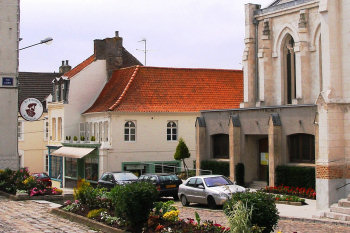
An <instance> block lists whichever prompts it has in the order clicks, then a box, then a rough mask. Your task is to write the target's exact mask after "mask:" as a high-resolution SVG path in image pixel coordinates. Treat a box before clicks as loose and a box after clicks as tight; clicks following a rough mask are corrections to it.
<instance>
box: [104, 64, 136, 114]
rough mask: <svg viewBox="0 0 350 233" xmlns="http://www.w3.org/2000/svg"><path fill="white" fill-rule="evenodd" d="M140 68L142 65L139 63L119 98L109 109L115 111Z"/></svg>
mask: <svg viewBox="0 0 350 233" xmlns="http://www.w3.org/2000/svg"><path fill="white" fill-rule="evenodd" d="M139 68H140V65H137V66H136V68H135V70H134V72H133V73H132V75H131V77H130V80H129V82H128V84H126V86H125V88H124V90H123V92H122V94H121V95H120V96H119V98H118V100H117V101H116V102H115V103H114V104H113V105H112V106H111V107H109V108H108V110H109V111H113V110H114V109H115V108H116V107H117V106H118V105H119V104H120V102H121V101H122V99H123V97H124V96H125V93H126V92H127V91H128V89H129V87H130V85H131V83H132V81H133V80H134V78H135V77H136V74H137V71H138V70H139Z"/></svg>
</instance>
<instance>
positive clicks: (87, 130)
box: [85, 122, 90, 141]
mask: <svg viewBox="0 0 350 233" xmlns="http://www.w3.org/2000/svg"><path fill="white" fill-rule="evenodd" d="M85 138H86V140H87V141H89V140H90V128H89V123H88V122H85Z"/></svg>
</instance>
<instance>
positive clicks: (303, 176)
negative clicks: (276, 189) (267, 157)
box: [276, 166, 316, 189]
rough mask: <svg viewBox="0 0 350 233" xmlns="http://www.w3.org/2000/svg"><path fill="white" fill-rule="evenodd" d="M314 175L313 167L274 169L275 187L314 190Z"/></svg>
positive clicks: (280, 167) (282, 167) (281, 167)
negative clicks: (282, 186) (283, 186)
mask: <svg viewBox="0 0 350 233" xmlns="http://www.w3.org/2000/svg"><path fill="white" fill-rule="evenodd" d="M315 184H316V175H315V168H314V167H295V166H294V167H293V166H277V167H276V186H279V185H285V186H291V187H300V188H312V189H315Z"/></svg>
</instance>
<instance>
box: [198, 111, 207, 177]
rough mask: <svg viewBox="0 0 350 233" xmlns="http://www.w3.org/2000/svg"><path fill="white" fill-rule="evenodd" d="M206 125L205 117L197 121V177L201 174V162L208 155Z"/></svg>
mask: <svg viewBox="0 0 350 233" xmlns="http://www.w3.org/2000/svg"><path fill="white" fill-rule="evenodd" d="M205 145H206V125H205V120H204V118H203V117H197V120H196V175H197V176H199V175H200V174H201V172H200V169H201V161H202V159H203V158H205V153H206V146H205Z"/></svg>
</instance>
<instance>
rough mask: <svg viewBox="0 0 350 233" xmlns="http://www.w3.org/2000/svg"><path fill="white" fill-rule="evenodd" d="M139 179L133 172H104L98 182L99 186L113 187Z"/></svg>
mask: <svg viewBox="0 0 350 233" xmlns="http://www.w3.org/2000/svg"><path fill="white" fill-rule="evenodd" d="M137 180H138V178H137V176H135V175H134V174H133V173H131V172H105V173H103V174H102V176H101V178H100V179H99V180H98V182H97V184H98V186H99V187H104V188H108V189H111V188H113V187H114V186H116V185H122V184H127V183H132V182H136V181H137Z"/></svg>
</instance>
